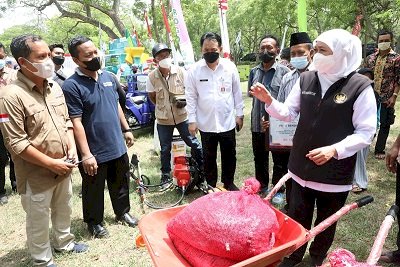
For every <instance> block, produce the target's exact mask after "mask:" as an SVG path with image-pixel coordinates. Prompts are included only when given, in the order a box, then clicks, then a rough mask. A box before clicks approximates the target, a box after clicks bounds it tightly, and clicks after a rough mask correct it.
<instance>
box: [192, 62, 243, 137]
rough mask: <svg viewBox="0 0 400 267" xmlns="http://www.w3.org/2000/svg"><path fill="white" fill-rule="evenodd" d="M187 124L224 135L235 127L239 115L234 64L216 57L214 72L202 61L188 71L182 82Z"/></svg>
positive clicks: (236, 72) (241, 102)
mask: <svg viewBox="0 0 400 267" xmlns="http://www.w3.org/2000/svg"><path fill="white" fill-rule="evenodd" d="M185 94H186V103H187V105H186V110H187V112H188V119H189V123H191V122H196V123H197V127H198V128H199V130H201V131H203V132H214V133H220V132H227V131H230V130H232V129H233V128H235V126H236V121H235V116H243V107H244V105H243V98H242V91H241V89H240V78H239V73H238V70H237V68H236V66H235V64H234V63H232V62H231V61H230V60H228V59H225V58H219V62H218V65H217V67H216V69H215V70H212V69H210V68H209V67H208V66H207V63H206V61H205V60H204V59H201V60H200V61H198V62H196V63H195V64H194V65H193V66H191V68H190V69H189V71H188V76H187V79H186V81H185Z"/></svg>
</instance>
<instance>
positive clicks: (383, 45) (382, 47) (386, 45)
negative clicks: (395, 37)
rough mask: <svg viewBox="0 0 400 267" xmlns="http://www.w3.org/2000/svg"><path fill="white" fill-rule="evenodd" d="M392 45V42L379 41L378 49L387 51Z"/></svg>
mask: <svg viewBox="0 0 400 267" xmlns="http://www.w3.org/2000/svg"><path fill="white" fill-rule="evenodd" d="M390 45H391V43H390V42H383V43H378V49H379V50H380V51H386V50H388V49H390Z"/></svg>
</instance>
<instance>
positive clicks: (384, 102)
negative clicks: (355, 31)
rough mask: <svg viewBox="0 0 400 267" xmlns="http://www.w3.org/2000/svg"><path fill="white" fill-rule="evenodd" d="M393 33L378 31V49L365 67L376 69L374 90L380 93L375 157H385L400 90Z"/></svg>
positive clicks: (399, 76) (399, 60) (398, 60)
mask: <svg viewBox="0 0 400 267" xmlns="http://www.w3.org/2000/svg"><path fill="white" fill-rule="evenodd" d="M392 41H393V33H392V32H390V31H386V30H381V31H380V32H379V33H378V40H377V42H378V51H377V52H376V53H374V54H371V55H369V56H368V57H367V59H366V61H365V64H364V65H365V67H366V68H370V69H372V70H373V71H374V90H375V91H376V92H377V94H378V95H379V102H380V126H379V132H378V137H377V139H376V144H375V158H377V159H384V158H385V147H386V140H387V138H388V135H389V131H390V125H392V124H393V123H394V120H395V115H394V114H395V110H394V105H395V104H396V100H397V96H398V94H399V90H400V55H399V54H397V53H396V52H394V51H393V50H392V48H391V44H392Z"/></svg>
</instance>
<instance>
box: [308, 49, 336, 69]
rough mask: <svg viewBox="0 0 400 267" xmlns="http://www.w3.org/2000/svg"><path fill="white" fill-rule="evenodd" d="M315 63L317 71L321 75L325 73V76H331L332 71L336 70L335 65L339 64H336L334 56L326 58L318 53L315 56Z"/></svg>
mask: <svg viewBox="0 0 400 267" xmlns="http://www.w3.org/2000/svg"><path fill="white" fill-rule="evenodd" d="M313 62H314V66H315V69H316V70H317V71H318V72H319V73H325V74H331V73H330V71H331V70H332V69H334V67H335V65H336V64H337V63H336V62H335V59H334V58H333V55H328V56H325V55H323V54H321V53H316V54H315V55H314V59H313Z"/></svg>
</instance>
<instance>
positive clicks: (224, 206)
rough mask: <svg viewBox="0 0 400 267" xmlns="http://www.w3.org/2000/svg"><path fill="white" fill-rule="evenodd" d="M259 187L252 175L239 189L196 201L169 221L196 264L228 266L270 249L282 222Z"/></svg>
mask: <svg viewBox="0 0 400 267" xmlns="http://www.w3.org/2000/svg"><path fill="white" fill-rule="evenodd" d="M259 188H260V184H259V182H258V181H257V180H256V179H255V178H250V179H247V180H246V181H245V186H244V187H243V188H242V190H240V191H236V192H217V193H212V194H209V195H206V196H204V197H201V198H199V199H197V200H195V201H193V202H192V203H191V204H190V205H189V206H187V207H186V208H185V209H183V210H182V211H181V212H180V213H178V214H177V215H176V216H175V217H174V218H172V219H171V221H170V222H169V223H168V225H167V232H168V235H169V237H170V238H171V240H172V241H173V243H174V245H175V247H176V249H177V250H178V251H179V252H180V253H181V254H182V256H184V257H185V259H186V260H187V261H188V262H189V263H190V264H192V265H193V266H229V265H231V264H233V263H235V262H239V261H242V260H245V259H247V258H250V257H252V256H254V255H258V254H260V253H262V252H265V251H267V250H269V249H271V248H272V247H273V245H274V243H275V233H276V231H277V230H278V227H279V225H278V222H277V219H276V215H275V212H274V211H273V210H272V209H271V207H270V204H269V203H268V202H267V201H265V200H263V199H261V198H260V197H259V196H258V195H257V194H256V193H257V192H258V190H259ZM218 258H220V259H218ZM217 262H218V264H217ZM216 264H217V265H216Z"/></svg>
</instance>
